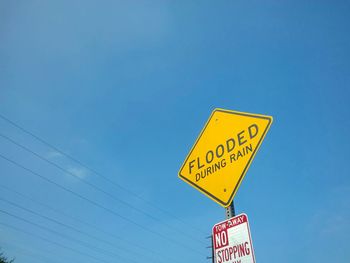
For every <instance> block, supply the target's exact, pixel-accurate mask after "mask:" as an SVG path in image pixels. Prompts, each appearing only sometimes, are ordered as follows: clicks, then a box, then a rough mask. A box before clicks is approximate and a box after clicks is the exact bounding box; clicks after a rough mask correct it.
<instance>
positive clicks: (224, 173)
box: [179, 109, 272, 208]
mask: <svg viewBox="0 0 350 263" xmlns="http://www.w3.org/2000/svg"><path fill="white" fill-rule="evenodd" d="M271 123H272V117H271V116H265V115H260V114H251V113H244V112H238V111H231V110H224V109H215V110H214V111H213V112H212V114H211V115H210V117H209V120H208V121H207V123H206V124H205V126H204V128H203V130H202V131H201V133H200V135H199V136H198V138H197V140H196V142H195V144H194V145H193V147H192V149H191V151H190V153H189V154H188V156H187V158H186V160H185V162H184V163H183V165H182V167H181V169H180V171H179V177H180V178H181V179H182V180H184V181H185V182H186V183H188V184H190V185H191V186H193V187H194V188H196V189H197V190H199V191H200V192H202V193H203V194H205V195H207V196H208V197H209V198H211V199H212V200H214V201H215V202H217V203H218V204H220V205H221V206H223V207H225V208H226V207H228V206H230V204H231V203H232V200H233V197H234V196H235V194H236V192H237V190H238V188H239V186H240V184H241V182H242V180H243V178H244V176H245V174H246V172H247V170H248V168H249V165H250V164H251V162H252V160H253V158H254V156H255V154H256V152H257V150H258V149H259V147H260V145H261V143H262V141H263V139H264V137H265V135H266V133H267V131H268V130H269V128H270V126H271Z"/></svg>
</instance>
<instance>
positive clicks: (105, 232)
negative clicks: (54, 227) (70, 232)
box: [0, 184, 174, 261]
mask: <svg viewBox="0 0 350 263" xmlns="http://www.w3.org/2000/svg"><path fill="white" fill-rule="evenodd" d="M0 187H1V188H2V189H5V190H6V191H8V192H10V193H14V194H16V195H18V196H20V197H21V198H23V199H26V200H30V201H31V202H33V203H34V204H37V205H40V206H41V207H44V208H45V209H48V210H51V211H53V212H55V213H56V214H59V215H63V216H64V217H66V218H69V219H72V220H74V221H76V222H79V224H83V225H85V226H88V227H90V228H92V229H94V230H96V231H98V232H100V233H102V234H104V235H107V236H108V237H112V238H114V239H115V240H118V241H119V242H120V241H122V242H123V243H127V244H129V245H132V246H133V247H136V248H138V249H140V250H142V251H145V252H147V253H150V254H154V255H153V257H155V255H156V256H161V257H164V258H167V259H168V260H172V261H174V259H173V258H170V257H168V256H166V255H162V254H160V253H159V252H158V251H156V250H153V249H151V248H147V247H145V246H142V245H140V244H139V243H137V242H134V241H133V242H132V241H129V240H127V239H125V238H124V237H122V236H119V235H116V234H114V233H113V232H107V231H105V230H103V229H102V228H100V227H98V226H97V225H94V224H91V223H88V222H86V221H85V220H82V219H80V218H77V217H75V216H73V215H72V214H68V213H65V212H63V211H61V210H58V209H57V208H53V207H51V206H49V205H47V204H44V203H43V202H41V201H38V200H35V199H33V198H32V197H30V196H28V195H25V194H23V193H21V192H18V191H16V190H14V189H11V188H9V187H7V186H5V185H2V184H0Z"/></svg>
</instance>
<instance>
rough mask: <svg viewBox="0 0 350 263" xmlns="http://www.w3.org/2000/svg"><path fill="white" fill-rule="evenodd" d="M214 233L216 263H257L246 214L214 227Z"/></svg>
mask: <svg viewBox="0 0 350 263" xmlns="http://www.w3.org/2000/svg"><path fill="white" fill-rule="evenodd" d="M212 233H213V248H214V257H215V262H216V263H255V256H254V251H253V244H252V239H251V236H250V229H249V223H248V216H247V215H246V214H240V215H238V216H235V217H233V218H230V219H228V220H226V221H223V222H220V223H218V224H216V225H214V227H213V232H212Z"/></svg>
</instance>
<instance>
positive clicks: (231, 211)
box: [225, 200, 236, 219]
mask: <svg viewBox="0 0 350 263" xmlns="http://www.w3.org/2000/svg"><path fill="white" fill-rule="evenodd" d="M225 213H226V219H230V218H232V217H234V216H235V215H236V212H235V205H234V204H233V200H232V203H231V204H230V205H229V206H228V207H226V208H225Z"/></svg>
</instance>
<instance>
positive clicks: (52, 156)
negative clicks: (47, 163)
mask: <svg viewBox="0 0 350 263" xmlns="http://www.w3.org/2000/svg"><path fill="white" fill-rule="evenodd" d="M46 157H47V158H48V159H56V158H61V157H63V155H62V154H61V153H59V152H56V151H50V152H48V153H47V154H46Z"/></svg>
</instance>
